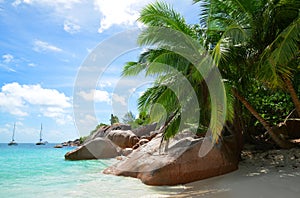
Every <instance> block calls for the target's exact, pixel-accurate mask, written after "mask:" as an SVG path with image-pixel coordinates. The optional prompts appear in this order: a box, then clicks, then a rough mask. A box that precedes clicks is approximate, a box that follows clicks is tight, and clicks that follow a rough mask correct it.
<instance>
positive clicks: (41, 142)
mask: <svg viewBox="0 0 300 198" xmlns="http://www.w3.org/2000/svg"><path fill="white" fill-rule="evenodd" d="M42 131H43V125H42V123H41V130H40V141H39V142H38V143H36V145H45V144H46V142H43V138H42Z"/></svg>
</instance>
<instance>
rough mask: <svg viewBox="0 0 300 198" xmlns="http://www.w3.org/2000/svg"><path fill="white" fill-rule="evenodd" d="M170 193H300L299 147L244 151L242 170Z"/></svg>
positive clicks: (218, 196)
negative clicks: (180, 191)
mask: <svg viewBox="0 0 300 198" xmlns="http://www.w3.org/2000/svg"><path fill="white" fill-rule="evenodd" d="M171 197H211V198H245V197H246V198H248V197H249V198H250V197H251V198H254V197H255V198H257V197H260V198H282V197H284V198H295V197H300V149H299V148H295V149H291V150H270V151H265V152H263V151H243V153H242V161H241V162H240V165H239V170H237V171H235V172H233V173H229V174H226V175H223V176H219V177H214V178H210V179H206V180H202V181H198V182H194V183H190V184H187V185H185V190H184V191H183V192H182V193H180V194H177V195H172V196H171Z"/></svg>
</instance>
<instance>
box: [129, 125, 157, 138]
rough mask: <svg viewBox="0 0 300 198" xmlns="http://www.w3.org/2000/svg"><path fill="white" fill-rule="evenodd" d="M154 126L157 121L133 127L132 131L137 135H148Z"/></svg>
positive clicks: (153, 129)
mask: <svg viewBox="0 0 300 198" xmlns="http://www.w3.org/2000/svg"><path fill="white" fill-rule="evenodd" d="M156 126H157V123H153V124H149V125H145V126H141V127H139V128H136V129H133V130H132V132H133V133H134V134H135V135H136V136H138V137H142V136H150V133H151V132H152V131H155V129H156Z"/></svg>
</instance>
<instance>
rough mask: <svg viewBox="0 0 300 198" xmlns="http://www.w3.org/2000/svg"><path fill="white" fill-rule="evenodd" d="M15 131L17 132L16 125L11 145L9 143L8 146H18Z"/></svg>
mask: <svg viewBox="0 0 300 198" xmlns="http://www.w3.org/2000/svg"><path fill="white" fill-rule="evenodd" d="M15 131H16V123H14V130H13V135H12V138H11V141H10V143H8V146H16V145H18V143H17V142H15Z"/></svg>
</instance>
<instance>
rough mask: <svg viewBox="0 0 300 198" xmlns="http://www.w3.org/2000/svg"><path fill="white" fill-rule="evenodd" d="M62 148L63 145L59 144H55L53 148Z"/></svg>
mask: <svg viewBox="0 0 300 198" xmlns="http://www.w3.org/2000/svg"><path fill="white" fill-rule="evenodd" d="M62 147H63V145H61V144H57V145H55V146H54V148H62Z"/></svg>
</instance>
